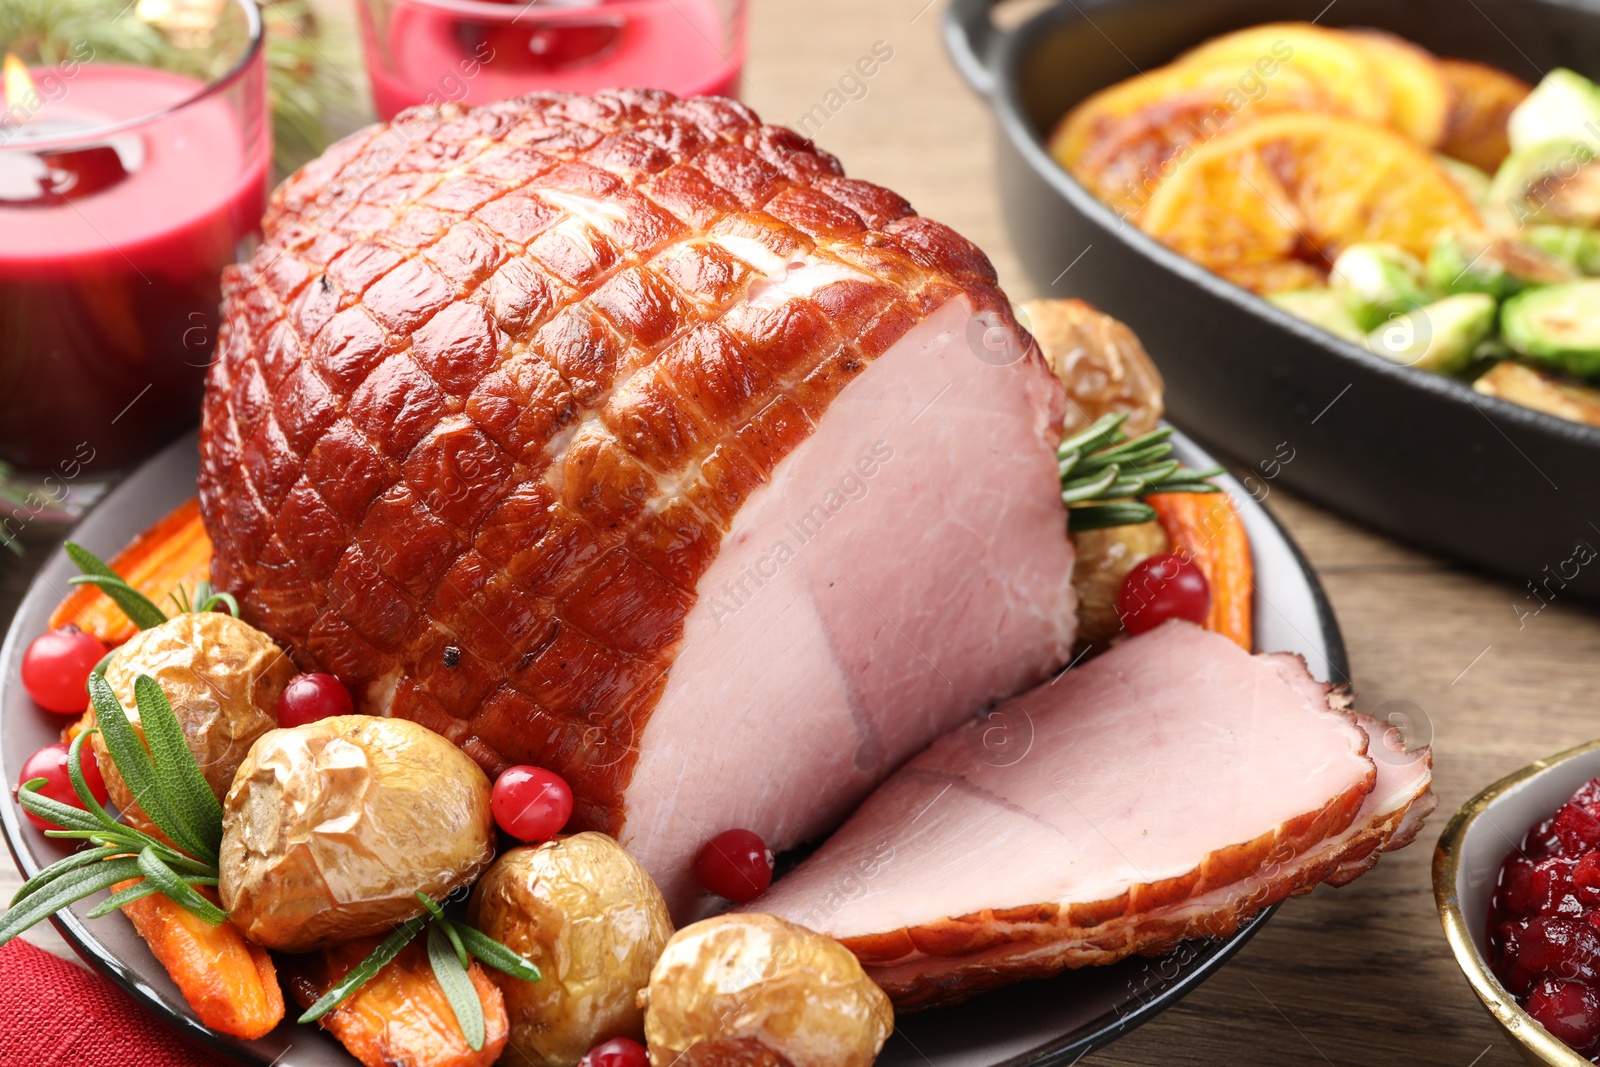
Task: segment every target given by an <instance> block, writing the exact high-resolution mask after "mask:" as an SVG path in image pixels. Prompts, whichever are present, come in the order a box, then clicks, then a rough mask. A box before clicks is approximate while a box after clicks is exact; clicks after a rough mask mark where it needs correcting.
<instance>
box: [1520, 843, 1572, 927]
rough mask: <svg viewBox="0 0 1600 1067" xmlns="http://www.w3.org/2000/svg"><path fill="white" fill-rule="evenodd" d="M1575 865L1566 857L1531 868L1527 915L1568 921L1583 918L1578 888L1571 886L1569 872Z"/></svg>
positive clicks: (1551, 858) (1540, 863)
mask: <svg viewBox="0 0 1600 1067" xmlns="http://www.w3.org/2000/svg"><path fill="white" fill-rule="evenodd" d="M1577 865H1578V861H1577V860H1575V859H1569V858H1567V857H1566V856H1551V857H1550V858H1549V859H1542V860H1540V861H1539V862H1538V863H1535V864H1534V865H1533V869H1532V871H1530V872H1529V875H1528V892H1529V897H1530V899H1531V901H1532V904H1533V906H1532V908H1531V909H1529V913H1530V914H1536V915H1547V916H1548V915H1559V916H1561V917H1562V918H1567V919H1577V918H1581V917H1582V916H1583V912H1584V907H1583V904H1582V902H1581V901H1579V900H1578V896H1577V887H1576V886H1574V885H1573V884H1572V870H1573V868H1574V867H1576V866H1577Z"/></svg>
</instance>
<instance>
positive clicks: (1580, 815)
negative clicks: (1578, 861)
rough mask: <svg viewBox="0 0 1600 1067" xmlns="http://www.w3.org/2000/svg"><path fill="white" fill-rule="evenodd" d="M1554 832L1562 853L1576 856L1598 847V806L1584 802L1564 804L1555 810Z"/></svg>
mask: <svg viewBox="0 0 1600 1067" xmlns="http://www.w3.org/2000/svg"><path fill="white" fill-rule="evenodd" d="M1555 834H1556V838H1557V840H1559V841H1560V842H1561V852H1562V854H1563V855H1566V856H1572V857H1573V858H1577V857H1578V856H1581V855H1583V854H1584V853H1585V852H1588V851H1590V850H1591V849H1594V848H1600V808H1597V807H1593V806H1590V805H1585V804H1576V803H1573V804H1565V805H1563V806H1562V808H1561V810H1560V811H1558V812H1556V818H1555Z"/></svg>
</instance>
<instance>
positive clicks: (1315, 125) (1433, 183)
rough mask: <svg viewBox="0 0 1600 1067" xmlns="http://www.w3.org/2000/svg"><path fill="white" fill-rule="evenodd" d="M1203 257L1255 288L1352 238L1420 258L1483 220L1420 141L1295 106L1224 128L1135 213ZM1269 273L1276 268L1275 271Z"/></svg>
mask: <svg viewBox="0 0 1600 1067" xmlns="http://www.w3.org/2000/svg"><path fill="white" fill-rule="evenodd" d="M1137 221H1138V223H1139V225H1140V227H1141V228H1142V229H1144V230H1145V231H1146V232H1148V233H1150V234H1151V235H1153V236H1155V237H1156V238H1158V239H1159V240H1161V241H1162V242H1163V243H1165V244H1166V245H1168V246H1169V247H1171V248H1173V249H1174V250H1176V251H1178V252H1180V253H1182V254H1183V255H1185V256H1188V257H1189V258H1190V259H1193V260H1195V261H1196V262H1197V263H1200V264H1201V265H1202V266H1204V267H1207V268H1208V269H1210V270H1212V271H1215V272H1216V273H1218V274H1222V275H1224V276H1225V277H1229V278H1234V279H1238V280H1239V281H1240V284H1248V285H1250V286H1251V287H1252V288H1255V289H1256V290H1257V291H1258V292H1259V291H1268V290H1269V287H1270V288H1277V287H1278V284H1279V283H1278V282H1276V281H1273V280H1272V279H1273V278H1275V277H1276V276H1278V275H1283V276H1285V277H1290V278H1292V277H1293V276H1294V275H1295V274H1297V273H1298V274H1300V275H1302V276H1304V275H1305V273H1306V272H1304V271H1299V270H1297V269H1296V268H1292V267H1288V266H1278V267H1273V266H1271V265H1273V264H1280V265H1282V264H1290V263H1296V262H1298V263H1302V264H1307V265H1309V266H1310V267H1311V268H1313V270H1315V271H1318V272H1322V271H1326V270H1328V269H1329V268H1330V267H1331V266H1332V264H1333V260H1334V259H1335V258H1337V256H1338V255H1339V252H1340V251H1341V250H1342V249H1343V248H1345V247H1346V246H1347V245H1351V244H1354V243H1356V242H1358V241H1387V242H1390V243H1392V244H1396V245H1399V246H1400V247H1402V248H1404V249H1406V250H1407V251H1409V252H1411V253H1412V254H1413V255H1416V256H1418V257H1425V256H1426V255H1427V254H1428V250H1429V248H1430V247H1431V246H1432V244H1433V239H1434V237H1435V235H1436V234H1438V233H1439V231H1440V230H1442V229H1444V228H1446V227H1450V226H1463V227H1474V226H1481V225H1482V223H1481V220H1480V219H1479V217H1478V211H1477V209H1476V208H1475V207H1474V206H1473V204H1472V201H1471V200H1470V199H1469V198H1468V197H1467V195H1466V194H1465V193H1464V192H1463V191H1462V190H1461V188H1460V186H1458V185H1457V184H1456V183H1455V182H1454V181H1452V180H1451V179H1450V177H1449V175H1447V174H1446V173H1445V171H1444V168H1443V167H1442V166H1440V164H1439V163H1438V161H1437V160H1435V159H1434V158H1433V156H1432V155H1431V154H1430V153H1429V152H1428V151H1427V150H1426V149H1423V148H1421V147H1419V146H1417V145H1415V144H1413V143H1412V142H1411V141H1409V140H1407V139H1406V138H1405V137H1403V136H1401V135H1400V134H1398V133H1395V132H1393V131H1391V130H1387V129H1382V128H1380V127H1377V126H1372V125H1369V124H1367V123H1364V122H1356V121H1353V120H1350V119H1346V118H1341V117H1338V116H1333V115H1323V114H1317V113H1312V112H1305V111H1290V112H1285V113H1283V114H1281V115H1273V116H1270V117H1268V118H1264V119H1261V120H1260V121H1258V122H1254V123H1251V124H1250V125H1247V126H1245V127H1243V128H1241V129H1238V130H1235V131H1233V132H1230V133H1226V134H1223V135H1222V136H1221V137H1218V138H1216V139H1214V140H1212V141H1210V142H1208V143H1207V144H1205V145H1203V146H1201V147H1200V148H1198V149H1197V150H1196V151H1195V152H1194V154H1193V155H1192V156H1190V157H1189V159H1188V160H1186V161H1185V162H1183V163H1181V164H1179V165H1178V166H1176V167H1174V168H1173V169H1172V172H1171V173H1170V174H1169V175H1168V176H1167V178H1166V180H1165V181H1163V182H1162V183H1161V185H1160V186H1159V187H1157V189H1156V191H1155V193H1154V194H1153V195H1152V196H1151V198H1150V202H1149V203H1148V204H1147V205H1146V206H1145V209H1144V210H1143V211H1142V212H1141V213H1140V214H1139V215H1138V216H1137ZM1275 272H1276V273H1275Z"/></svg>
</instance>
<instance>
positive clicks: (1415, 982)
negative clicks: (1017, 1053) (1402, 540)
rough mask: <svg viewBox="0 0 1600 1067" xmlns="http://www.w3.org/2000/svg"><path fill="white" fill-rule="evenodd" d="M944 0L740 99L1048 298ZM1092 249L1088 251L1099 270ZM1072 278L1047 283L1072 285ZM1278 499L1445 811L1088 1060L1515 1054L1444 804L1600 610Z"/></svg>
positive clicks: (848, 26)
mask: <svg viewBox="0 0 1600 1067" xmlns="http://www.w3.org/2000/svg"><path fill="white" fill-rule="evenodd" d="M942 9H943V4H942V3H940V2H938V0H933V2H928V0H873V2H871V3H864V2H862V0H755V2H754V9H753V12H752V17H751V27H750V30H751V39H750V45H751V52H750V62H749V67H748V76H747V78H746V79H745V81H744V83H743V90H742V91H743V96H744V99H745V100H746V102H748V103H749V104H750V105H751V106H753V107H754V108H755V109H756V110H757V111H759V112H760V113H761V115H762V116H763V117H764V118H765V119H766V120H767V121H769V122H774V123H783V124H791V125H794V124H800V122H801V119H802V117H804V116H806V115H808V114H809V115H811V116H812V118H811V120H810V121H809V123H808V124H807V125H806V128H807V130H808V132H809V133H811V134H812V135H813V136H814V137H815V138H816V139H817V140H818V141H819V143H821V144H822V145H823V147H825V148H827V149H828V150H829V151H832V152H834V153H835V154H836V155H838V156H839V157H840V158H841V159H842V160H844V161H845V163H846V166H847V168H848V170H849V173H850V174H852V175H853V176H855V177H859V178H865V179H868V180H870V181H875V182H879V183H881V184H883V185H886V186H889V187H890V188H892V189H894V190H896V191H897V192H899V193H900V194H901V195H903V196H905V197H907V198H908V199H910V201H911V202H912V204H914V205H915V206H916V208H917V210H918V211H920V212H922V213H923V214H925V215H929V216H932V217H934V218H938V219H940V220H942V221H944V222H946V223H949V224H950V225H952V226H954V227H955V228H956V229H958V230H960V231H961V232H962V233H964V234H966V235H967V236H968V237H970V238H972V239H973V240H975V241H977V242H978V243H979V244H980V245H982V246H983V247H984V248H985V249H987V250H988V252H989V254H990V256H991V257H992V258H993V259H994V262H995V265H996V267H997V268H998V270H999V272H1000V277H1001V280H1002V282H1003V283H1004V284H1005V285H1006V287H1007V289H1008V291H1009V292H1010V293H1011V294H1012V295H1013V297H1016V298H1019V299H1021V298H1026V297H1030V296H1034V295H1043V294H1036V293H1035V292H1034V290H1033V288H1032V287H1031V286H1030V285H1029V283H1028V282H1027V280H1026V279H1025V278H1024V277H1023V275H1022V272H1021V268H1020V266H1019V264H1018V263H1017V260H1016V258H1015V257H1014V255H1013V253H1012V250H1011V247H1010V244H1009V242H1008V241H1007V239H1006V234H1005V230H1004V228H1003V227H1002V225H1001V220H1000V213H999V205H998V203H997V201H996V194H995V188H994V176H993V170H992V163H991V157H992V150H993V144H994V139H995V137H996V135H997V131H996V129H995V127H994V124H993V122H992V121H991V119H990V115H989V112H988V110H987V108H986V107H985V106H984V104H983V103H982V102H981V101H979V100H978V99H977V98H976V97H974V96H973V95H972V94H971V93H970V92H969V91H968V90H967V89H966V87H965V86H964V84H963V83H962V82H961V81H960V79H959V78H958V77H957V76H956V74H955V72H954V70H953V69H952V67H951V66H950V64H949V62H948V60H947V59H946V56H945V53H944V50H943V47H942V45H941V43H940V40H939V20H940V16H941V14H942ZM875 50H876V52H877V53H878V55H879V56H880V58H881V56H882V55H883V54H884V53H885V52H888V53H889V58H888V59H887V60H884V61H882V62H881V63H880V64H879V67H878V70H877V72H876V74H875V75H874V76H873V77H872V78H870V79H863V80H860V81H851V80H849V79H848V78H847V77H846V75H847V72H851V71H852V70H853V68H854V67H855V65H856V63H857V61H858V60H859V59H861V58H862V57H865V56H869V55H872V54H873V53H874V51H875ZM818 106H820V107H821V108H822V109H823V110H822V111H821V112H819V111H815V110H813V109H814V108H816V107H818ZM819 120H820V121H819ZM1092 257H1093V252H1092V251H1091V252H1090V253H1089V258H1086V259H1085V260H1084V261H1083V263H1081V264H1080V265H1079V267H1078V268H1077V269H1080V270H1092V269H1093V268H1094V265H1093V262H1092ZM1070 279H1071V274H1070V273H1069V274H1068V275H1067V276H1066V278H1065V279H1063V281H1062V283H1061V285H1060V291H1059V292H1052V293H1050V294H1048V295H1053V296H1067V295H1071V287H1070ZM1155 355H1156V357H1157V358H1158V359H1159V358H1161V357H1162V356H1164V355H1170V354H1168V353H1160V352H1158V353H1155ZM1267 504H1268V506H1269V507H1270V508H1271V509H1272V510H1273V511H1274V512H1275V513H1276V514H1277V515H1278V517H1279V518H1280V519H1282V520H1283V521H1284V522H1285V523H1286V524H1287V525H1288V527H1289V529H1290V531H1291V532H1292V533H1293V535H1294V536H1295V538H1296V539H1297V540H1298V541H1299V543H1300V545H1301V547H1302V548H1303V549H1304V550H1305V552H1306V554H1307V556H1309V557H1310V559H1311V561H1312V563H1313V564H1315V566H1316V568H1317V570H1318V572H1319V573H1320V574H1321V576H1322V580H1323V582H1324V584H1325V586H1326V588H1327V591H1328V594H1329V596H1330V597H1331V599H1332V601H1333V605H1334V608H1335V610H1336V611H1337V613H1338V616H1339V621H1340V624H1341V626H1342V627H1343V630H1344V635H1345V640H1346V642H1347V644H1348V646H1349V649H1350V656H1351V662H1352V665H1353V670H1354V677H1355V682H1356V686H1357V690H1358V693H1359V700H1358V707H1361V708H1364V709H1368V710H1371V709H1376V708H1379V707H1380V706H1381V705H1383V704H1385V703H1387V702H1390V701H1409V702H1411V703H1412V704H1414V705H1415V706H1416V708H1417V709H1420V714H1419V716H1418V717H1419V720H1420V722H1421V726H1422V733H1423V735H1424V736H1423V740H1427V739H1428V737H1429V736H1431V738H1432V741H1433V743H1434V745H1435V752H1436V768H1437V777H1436V779H1435V789H1436V790H1437V792H1438V793H1439V796H1440V804H1441V810H1440V812H1439V814H1437V815H1435V816H1434V818H1433V819H1432V820H1431V821H1430V823H1429V825H1428V827H1427V828H1426V829H1425V830H1424V831H1423V833H1422V836H1421V838H1420V839H1419V840H1418V841H1417V843H1416V844H1414V845H1412V846H1411V847H1410V848H1408V849H1406V850H1405V851H1404V852H1401V853H1399V854H1396V855H1391V856H1387V857H1385V858H1384V859H1383V861H1382V862H1381V863H1379V864H1378V866H1377V868H1376V869H1375V870H1374V871H1373V872H1371V873H1370V874H1367V875H1365V876H1364V877H1362V878H1361V879H1360V880H1359V881H1357V882H1356V883H1354V884H1353V885H1351V886H1349V887H1347V888H1345V889H1339V890H1330V889H1326V888H1324V889H1319V890H1317V891H1316V892H1315V893H1313V894H1311V895H1310V896H1308V897H1304V898H1301V899H1298V900H1294V901H1291V902H1289V903H1288V904H1286V905H1285V906H1284V907H1283V908H1282V910H1281V911H1280V912H1279V913H1278V915H1277V916H1276V917H1275V918H1274V919H1273V920H1272V921H1271V922H1270V923H1268V924H1267V926H1266V927H1265V929H1264V930H1263V931H1262V932H1261V933H1260V934H1259V935H1258V936H1257V937H1256V938H1255V940H1254V941H1252V942H1251V943H1250V944H1249V945H1248V946H1247V947H1246V948H1245V949H1244V950H1243V951H1242V952H1241V953H1240V954H1239V955H1238V957H1236V959H1235V960H1234V961H1233V962H1232V963H1230V964H1229V965H1228V966H1227V967H1225V968H1223V969H1222V971H1221V972H1220V973H1219V974H1218V975H1217V976H1216V977H1214V978H1213V979H1212V980H1211V981H1210V982H1208V983H1207V984H1206V985H1205V986H1204V987H1202V988H1201V989H1200V990H1198V991H1197V992H1195V993H1194V994H1193V995H1192V996H1190V997H1189V998H1188V999H1186V1000H1185V1001H1183V1002H1182V1003H1181V1004H1179V1005H1178V1006H1177V1007H1175V1008H1173V1009H1172V1010H1170V1011H1168V1012H1167V1013H1166V1014H1164V1015H1162V1016H1160V1017H1159V1018H1158V1019H1156V1020H1155V1021H1153V1022H1152V1023H1150V1024H1149V1025H1147V1026H1145V1027H1144V1028H1142V1029H1140V1030H1138V1031H1136V1032H1134V1033H1133V1034H1132V1035H1130V1036H1128V1037H1127V1038H1125V1039H1124V1040H1122V1041H1119V1042H1117V1043H1116V1044H1114V1045H1112V1046H1110V1047H1109V1048H1107V1049H1105V1050H1103V1051H1101V1052H1098V1053H1096V1054H1094V1055H1092V1056H1090V1057H1088V1058H1087V1059H1086V1060H1085V1061H1084V1062H1085V1063H1089V1064H1096V1065H1103V1067H1112V1065H1123V1064H1126V1065H1136V1064H1137V1065H1151V1067H1175V1065H1183V1064H1197V1065H1198V1064H1206V1065H1213V1064H1252V1065H1253V1064H1319V1063H1324V1062H1326V1063H1327V1064H1330V1065H1335V1064H1336V1065H1339V1067H1345V1065H1347V1064H1348V1065H1358V1064H1361V1065H1365V1064H1391V1063H1393V1064H1402V1063H1403V1064H1415V1065H1419V1067H1420V1065H1438V1067H1471V1065H1474V1064H1476V1065H1477V1067H1491V1065H1497V1064H1504V1065H1508V1067H1509V1065H1512V1064H1515V1063H1519V1062H1521V1061H1520V1059H1519V1058H1518V1057H1517V1056H1516V1054H1515V1053H1514V1052H1513V1051H1511V1049H1510V1048H1509V1047H1508V1046H1506V1045H1505V1044H1503V1043H1502V1041H1501V1039H1500V1038H1499V1037H1498V1036H1497V1033H1496V1031H1495V1029H1494V1028H1493V1027H1492V1026H1491V1025H1490V1023H1489V1022H1488V1019H1487V1017H1486V1016H1485V1015H1484V1014H1483V1012H1482V1010H1481V1009H1480V1008H1479V1006H1478V1004H1477V1001H1476V999H1475V998H1474V997H1473V995H1472V993H1471V991H1470V990H1469V989H1468V987H1467V984H1466V982H1465V980H1464V979H1463V978H1462V977H1461V974H1460V972H1459V971H1458V970H1457V969H1456V967H1455V964H1454V963H1453V962H1452V960H1451V957H1450V954H1449V952H1448V950H1447V948H1446V945H1445V941H1444V937H1443V935H1442V933H1441V932H1440V928H1439V920H1438V917H1437V915H1436V913H1435V911H1434V906H1433V894H1432V891H1431V889H1430V887H1429V881H1428V868H1429V861H1430V857H1431V855H1432V851H1433V841H1434V839H1435V838H1436V837H1437V835H1438V831H1439V828H1440V827H1441V826H1442V825H1443V823H1444V820H1445V818H1446V817H1447V815H1448V814H1449V812H1450V811H1451V810H1453V809H1454V808H1455V807H1456V806H1457V805H1459V804H1460V803H1461V802H1462V801H1464V800H1466V799H1467V797H1468V796H1470V795H1471V794H1472V793H1473V792H1476V791H1477V790H1478V789H1479V788H1481V787H1482V786H1483V785H1484V784H1486V783H1488V782H1490V781H1493V780H1494V779H1496V778H1498V777H1500V776H1501V775H1503V774H1505V773H1507V772H1509V771H1511V770H1513V769H1515V768H1517V767H1519V766H1521V765H1522V764H1525V763H1527V762H1529V761H1530V760H1532V759H1535V758H1537V757H1539V756H1543V755H1547V754H1549V753H1552V752H1556V751H1558V750H1560V749H1563V748H1566V747H1568V746H1570V745H1574V744H1577V743H1578V742H1581V741H1585V740H1589V739H1590V738H1592V737H1594V736H1595V735H1596V734H1597V733H1600V729H1597V728H1596V725H1595V714H1594V700H1593V697H1592V692H1591V691H1592V687H1593V684H1594V680H1595V679H1596V677H1597V676H1600V615H1597V614H1596V613H1595V612H1594V611H1593V610H1592V609H1588V608H1583V607H1580V606H1578V605H1576V604H1573V603H1568V602H1562V601H1560V600H1557V601H1555V602H1554V603H1552V604H1551V605H1550V606H1548V607H1546V608H1544V609H1543V610H1542V611H1541V612H1539V613H1538V614H1537V615H1534V616H1529V617H1526V618H1523V617H1522V616H1521V614H1520V613H1521V612H1523V611H1526V610H1528V609H1529V608H1531V607H1536V606H1537V605H1536V603H1534V602H1532V601H1529V600H1525V599H1524V593H1525V590H1524V589H1522V588H1521V587H1519V586H1518V585H1516V584H1513V583H1511V582H1507V581H1501V580H1497V579H1491V578H1486V577H1483V576H1480V575H1478V574H1475V573H1471V572H1468V571H1465V570H1463V569H1461V568H1459V567H1456V566H1453V565H1451V564H1449V563H1447V562H1444V561H1441V560H1438V559H1435V558H1433V557H1430V556H1428V555H1426V554H1423V553H1419V552H1416V551H1412V550H1410V549H1407V548H1404V547H1401V546H1399V545H1396V544H1394V543H1393V542H1390V541H1388V540H1386V539H1384V538H1381V537H1378V536H1375V535H1373V534H1371V533H1368V532H1367V531H1365V530H1363V529H1361V528H1359V527H1357V526H1353V525H1351V524H1349V523H1347V522H1345V521H1343V520H1341V519H1338V518H1336V517H1334V516H1332V515H1330V514H1328V513H1327V512H1325V511H1322V510H1319V509H1318V508H1316V507H1314V506H1312V505H1310V504H1307V503H1305V502H1304V501H1302V500H1298V499H1295V498H1293V497H1291V496H1290V495H1289V494H1287V493H1285V492H1281V491H1274V492H1273V493H1272V494H1271V496H1270V497H1269V498H1268V500H1267ZM1485 506H1492V503H1491V502H1488V501H1486V502H1485ZM29 540H30V546H29V555H28V558H27V559H26V560H25V561H22V562H16V561H12V560H10V559H4V560H3V561H0V612H3V614H4V615H9V614H10V612H11V611H12V610H14V608H15V605H16V603H17V600H18V599H19V598H20V597H21V594H22V591H23V589H24V588H25V586H26V583H27V580H28V576H29V573H30V571H31V568H32V566H34V565H36V564H37V563H38V561H39V560H40V559H41V558H43V556H44V554H45V553H46V552H47V551H48V550H49V542H48V541H47V540H44V539H43V537H42V536H41V535H40V534H34V535H31V536H30V538H29ZM1530 577H1532V576H1530ZM0 866H4V865H0ZM12 878H13V875H12V872H11V871H10V870H9V869H7V870H6V871H5V872H4V873H3V874H0V892H4V893H5V894H6V895H7V896H9V893H10V889H9V887H8V886H7V885H5V884H4V883H6V882H7V881H8V880H11V879H12ZM36 936H37V938H38V939H39V940H43V941H48V940H49V935H48V934H47V933H41V934H39V935H36Z"/></svg>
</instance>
